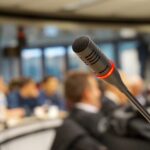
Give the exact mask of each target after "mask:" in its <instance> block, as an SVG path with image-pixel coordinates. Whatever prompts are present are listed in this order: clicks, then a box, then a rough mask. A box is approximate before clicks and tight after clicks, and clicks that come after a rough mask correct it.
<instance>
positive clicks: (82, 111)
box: [65, 72, 108, 143]
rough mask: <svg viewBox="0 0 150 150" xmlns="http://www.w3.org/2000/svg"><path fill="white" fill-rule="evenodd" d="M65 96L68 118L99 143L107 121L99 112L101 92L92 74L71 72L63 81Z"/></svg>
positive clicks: (105, 129)
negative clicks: (68, 111) (68, 110)
mask: <svg viewBox="0 0 150 150" xmlns="http://www.w3.org/2000/svg"><path fill="white" fill-rule="evenodd" d="M65 96H66V99H67V104H68V107H69V109H70V115H69V118H71V119H72V120H74V121H75V122H76V123H77V124H78V125H80V126H81V127H82V128H83V129H85V130H86V131H87V132H88V133H89V135H90V136H92V137H93V138H94V139H96V140H98V141H99V143H101V138H102V135H103V134H104V133H105V132H106V131H107V125H108V120H107V118H106V117H105V116H104V115H103V114H102V112H101V111H100V110H101V101H100V97H101V91H100V90H99V86H98V82H97V80H96V78H95V77H94V75H93V74H90V73H83V72H72V73H70V74H69V75H68V77H67V79H66V81H65Z"/></svg>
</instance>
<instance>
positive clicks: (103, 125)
mask: <svg viewBox="0 0 150 150" xmlns="http://www.w3.org/2000/svg"><path fill="white" fill-rule="evenodd" d="M70 118H71V119H73V120H74V121H75V122H77V123H78V124H79V125H81V126H82V127H83V128H84V129H85V130H86V131H87V132H88V133H89V134H90V135H91V136H92V137H94V138H95V139H98V140H99V141H101V137H102V135H103V134H104V133H105V132H106V130H107V127H108V120H107V118H106V117H104V115H103V114H102V113H101V112H98V113H90V112H87V111H84V110H81V109H79V108H74V109H73V110H72V112H71V113H70Z"/></svg>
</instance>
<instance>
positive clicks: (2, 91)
mask: <svg viewBox="0 0 150 150" xmlns="http://www.w3.org/2000/svg"><path fill="white" fill-rule="evenodd" d="M6 94H7V85H6V84H5V82H4V79H3V78H2V77H0V122H3V121H4V120H5V118H6V112H7V98H6Z"/></svg>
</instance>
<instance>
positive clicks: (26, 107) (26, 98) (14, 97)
mask: <svg viewBox="0 0 150 150" xmlns="http://www.w3.org/2000/svg"><path fill="white" fill-rule="evenodd" d="M38 96H39V91H38V89H37V87H36V83H35V82H34V81H33V80H32V79H30V78H22V79H21V81H20V87H19V90H14V91H12V92H10V93H9V94H8V108H9V109H16V108H18V109H20V113H22V115H27V116H28V115H31V114H32V113H33V110H34V108H35V107H36V106H38V105H40V102H39V101H38Z"/></svg>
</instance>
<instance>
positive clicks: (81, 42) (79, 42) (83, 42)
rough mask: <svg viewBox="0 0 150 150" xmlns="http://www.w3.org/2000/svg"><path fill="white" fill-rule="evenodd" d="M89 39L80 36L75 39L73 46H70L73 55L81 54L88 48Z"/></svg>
mask: <svg viewBox="0 0 150 150" xmlns="http://www.w3.org/2000/svg"><path fill="white" fill-rule="evenodd" d="M89 41H90V38H89V37H88V36H81V37H79V38H77V39H76V40H75V41H74V42H73V44H72V49H73V51H74V52H75V53H79V52H82V51H83V50H85V49H86V48H87V47H88V44H89Z"/></svg>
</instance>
